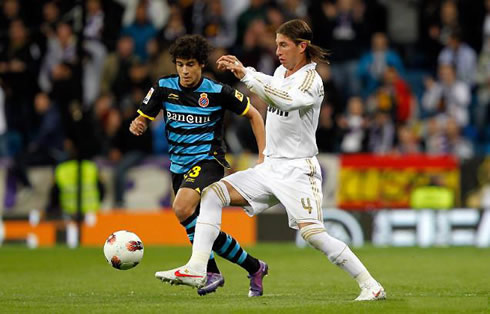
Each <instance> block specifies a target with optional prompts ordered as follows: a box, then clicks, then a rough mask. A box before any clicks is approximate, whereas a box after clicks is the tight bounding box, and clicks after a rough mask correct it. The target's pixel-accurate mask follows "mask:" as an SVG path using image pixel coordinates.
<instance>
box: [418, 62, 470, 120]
mask: <svg viewBox="0 0 490 314" xmlns="http://www.w3.org/2000/svg"><path fill="white" fill-rule="evenodd" d="M425 86H426V90H425V92H424V95H423V97H422V107H423V109H424V110H425V111H426V113H427V114H429V115H430V116H435V117H437V118H438V119H439V120H442V121H445V120H447V119H448V118H449V117H452V118H454V119H456V121H457V122H458V125H459V126H460V127H465V126H466V125H468V123H469V122H470V115H469V111H468V106H469V105H470V102H471V94H470V88H469V86H468V85H467V84H466V83H465V82H462V81H458V80H457V79H456V73H455V71H454V68H453V66H452V65H450V64H441V65H440V66H439V81H438V82H435V81H434V80H433V79H431V78H429V79H426V81H425Z"/></svg>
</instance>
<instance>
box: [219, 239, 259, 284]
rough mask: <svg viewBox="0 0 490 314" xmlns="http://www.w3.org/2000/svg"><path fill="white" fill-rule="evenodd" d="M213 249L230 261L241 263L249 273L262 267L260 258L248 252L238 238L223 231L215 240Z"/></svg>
mask: <svg viewBox="0 0 490 314" xmlns="http://www.w3.org/2000/svg"><path fill="white" fill-rule="evenodd" d="M213 251H215V252H216V253H217V254H218V255H219V256H221V257H223V258H226V259H227V260H229V261H230V262H232V263H235V264H238V265H240V266H241V267H242V268H244V269H245V270H246V271H248V273H249V274H254V273H256V272H257V271H258V270H259V268H260V264H259V260H258V259H256V258H255V257H253V256H252V255H250V254H248V253H247V251H245V250H244V249H243V248H242V247H241V246H240V243H238V241H237V240H235V239H234V238H232V237H231V236H230V235H229V234H226V233H224V232H223V231H221V232H220V233H219V235H218V237H217V238H216V241H214V245H213Z"/></svg>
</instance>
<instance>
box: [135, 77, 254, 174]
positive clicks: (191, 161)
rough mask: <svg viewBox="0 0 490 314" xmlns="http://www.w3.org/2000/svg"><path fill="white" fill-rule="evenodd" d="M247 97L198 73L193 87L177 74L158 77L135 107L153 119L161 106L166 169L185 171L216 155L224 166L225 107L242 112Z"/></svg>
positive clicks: (244, 112)
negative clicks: (165, 138) (165, 148)
mask: <svg viewBox="0 0 490 314" xmlns="http://www.w3.org/2000/svg"><path fill="white" fill-rule="evenodd" d="M249 108H250V99H249V98H248V97H246V96H244V95H243V94H242V93H240V92H239V91H237V90H235V89H233V88H232V87H230V86H228V85H226V84H221V83H219V82H215V81H213V80H211V79H208V78H205V77H202V78H201V81H200V82H199V83H198V84H197V85H196V87H194V88H186V87H183V86H182V85H180V84H179V76H178V75H171V76H166V77H163V78H160V79H159V80H158V82H157V84H155V85H154V86H153V87H152V88H151V89H150V91H149V92H148V94H147V95H146V97H145V99H143V103H142V104H141V106H140V109H139V110H138V113H139V114H140V115H142V116H144V117H146V118H148V119H150V120H153V119H154V118H155V117H156V116H157V115H158V113H159V112H160V110H163V117H164V119H165V132H166V136H167V140H168V144H169V150H168V152H169V155H170V162H171V165H170V171H171V172H173V173H185V172H187V171H188V170H189V169H190V168H191V167H192V166H193V165H195V164H196V163H198V162H200V161H202V160H206V159H208V160H209V159H216V160H218V161H219V162H220V163H222V164H223V165H225V166H227V165H228V163H227V162H226V160H225V152H226V148H225V145H224V141H223V133H224V126H223V117H224V113H225V109H228V110H231V111H233V112H234V113H236V114H239V115H245V114H246V113H247V112H248V110H249Z"/></svg>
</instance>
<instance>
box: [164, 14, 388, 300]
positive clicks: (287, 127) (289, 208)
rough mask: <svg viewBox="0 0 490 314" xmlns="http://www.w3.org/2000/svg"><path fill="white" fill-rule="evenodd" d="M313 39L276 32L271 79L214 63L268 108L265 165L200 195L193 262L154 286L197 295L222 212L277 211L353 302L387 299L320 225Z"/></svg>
mask: <svg viewBox="0 0 490 314" xmlns="http://www.w3.org/2000/svg"><path fill="white" fill-rule="evenodd" d="M312 36H313V34H312V31H311V29H310V27H309V26H308V24H307V23H306V22H304V21H302V20H298V19H297V20H291V21H288V22H286V23H284V24H282V25H281V26H280V27H279V28H278V30H277V31H276V44H277V50H276V55H277V56H278V58H279V61H280V62H281V66H279V67H278V68H277V69H276V71H275V73H274V75H273V76H269V75H266V74H263V73H260V72H256V71H255V70H254V69H252V68H245V67H244V66H243V65H242V64H241V62H240V61H239V60H238V59H237V58H236V57H235V56H231V55H226V56H222V57H221V58H219V59H218V61H217V62H218V67H219V68H220V69H225V70H230V71H231V72H233V74H234V75H235V76H236V77H237V78H239V79H240V80H241V81H242V82H243V83H245V84H246V85H247V87H248V88H249V89H250V90H251V91H252V92H254V93H256V94H257V95H258V96H260V97H261V98H262V99H263V100H264V101H266V102H267V104H268V114H267V120H266V147H265V151H264V155H265V156H266V157H265V161H264V162H263V163H262V164H259V165H257V166H255V167H254V168H250V169H247V170H245V171H239V172H236V173H234V174H232V175H230V176H227V177H225V178H223V179H222V180H221V181H218V182H216V183H213V184H212V185H210V186H208V187H207V188H206V189H205V190H204V191H203V193H202V198H201V214H200V216H199V218H198V220H197V224H196V231H195V236H194V244H193V247H192V256H191V258H190V260H189V262H188V263H187V264H186V265H184V266H182V267H179V268H176V269H173V270H169V271H161V272H157V273H156V274H155V276H156V277H157V279H161V280H163V281H169V282H171V283H173V284H184V285H190V286H194V287H200V286H202V285H203V284H204V283H205V282H206V265H207V261H208V258H209V255H210V253H211V250H212V246H213V242H214V240H215V239H216V237H217V236H218V234H219V231H220V227H221V212H222V208H223V207H226V206H230V205H232V206H242V207H244V209H245V211H246V212H247V214H249V215H250V216H253V215H256V214H259V213H261V212H262V211H264V210H266V209H267V208H270V207H271V206H274V205H276V204H278V203H281V204H282V205H283V206H284V207H285V209H286V212H287V214H288V218H289V226H290V227H291V228H294V229H299V230H300V234H301V236H302V237H303V238H304V239H305V240H306V241H307V242H308V243H310V244H311V245H312V246H313V247H314V248H316V249H318V250H320V251H321V252H323V253H324V254H325V255H326V256H327V257H328V259H329V260H330V261H331V262H332V263H334V264H335V265H337V266H339V267H340V268H342V269H344V270H345V271H346V272H347V273H349V274H350V275H351V276H352V277H353V278H354V279H355V280H356V281H357V282H358V284H359V287H360V288H361V293H360V295H359V296H358V297H357V298H356V300H357V301H367V300H380V299H384V298H386V293H385V291H384V289H383V287H382V286H381V285H380V284H379V283H378V282H377V281H376V280H375V279H374V278H373V277H372V276H371V275H370V273H369V272H368V270H367V269H366V267H365V266H364V265H363V264H362V263H361V261H360V260H359V258H357V256H356V255H355V254H354V253H353V252H352V251H351V250H350V248H349V247H348V246H347V245H346V244H345V243H343V242H342V241H340V240H337V239H335V238H333V237H331V236H330V235H329V234H328V233H327V232H326V230H325V226H324V224H323V217H322V207H321V204H322V190H321V186H322V184H321V183H322V175H321V171H320V166H319V164H318V160H317V158H316V155H317V154H318V148H317V146H316V139H315V131H316V128H317V125H318V118H319V114H320V109H321V104H322V100H323V97H324V91H323V83H322V79H321V78H320V76H319V74H318V73H317V72H316V70H315V67H316V63H315V62H313V61H314V60H317V61H321V62H325V61H326V56H327V53H326V52H325V51H324V50H323V49H322V48H320V47H318V46H315V45H312V44H311V39H312Z"/></svg>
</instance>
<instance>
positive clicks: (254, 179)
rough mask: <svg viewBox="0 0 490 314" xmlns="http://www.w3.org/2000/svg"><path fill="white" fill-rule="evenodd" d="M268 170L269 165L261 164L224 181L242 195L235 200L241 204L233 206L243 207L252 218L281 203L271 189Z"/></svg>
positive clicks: (232, 175)
mask: <svg viewBox="0 0 490 314" xmlns="http://www.w3.org/2000/svg"><path fill="white" fill-rule="evenodd" d="M266 168H267V165H264V164H260V165H257V166H255V167H253V168H249V169H247V170H244V171H238V172H235V173H233V174H231V175H229V176H226V177H225V178H223V180H222V181H224V182H225V184H228V185H230V186H232V187H233V189H234V191H236V192H237V193H238V194H239V195H241V198H238V197H235V200H240V202H234V203H233V202H232V205H236V206H242V207H243V208H244V209H245V211H246V212H247V214H248V215H250V216H253V215H256V214H259V213H261V212H262V211H264V210H266V209H267V208H270V207H272V206H274V205H276V204H277V203H278V202H279V201H278V200H277V198H276V197H275V196H274V195H273V194H272V192H271V190H270V188H269V181H268V177H267V174H266V171H265V169H266ZM234 191H232V193H234ZM243 200H245V201H246V202H243Z"/></svg>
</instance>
